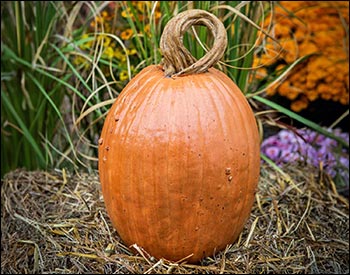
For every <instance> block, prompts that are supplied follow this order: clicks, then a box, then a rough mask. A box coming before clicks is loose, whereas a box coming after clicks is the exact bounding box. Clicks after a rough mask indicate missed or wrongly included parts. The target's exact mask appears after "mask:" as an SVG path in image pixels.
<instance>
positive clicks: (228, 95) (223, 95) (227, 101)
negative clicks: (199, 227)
mask: <svg viewBox="0 0 350 275" xmlns="http://www.w3.org/2000/svg"><path fill="white" fill-rule="evenodd" d="M214 70H215V69H214ZM214 70H213V69H212V70H211V73H210V74H208V77H209V78H210V79H211V82H212V83H213V86H214V87H215V89H214V90H215V92H216V94H215V95H213V94H212V93H209V94H211V96H212V100H213V101H214V102H215V103H214V105H217V104H220V105H221V108H222V107H224V106H225V105H226V106H225V107H224V108H223V109H225V110H231V114H230V115H228V114H224V115H220V116H219V117H220V119H219V121H220V124H221V128H222V130H223V134H222V136H223V138H224V139H228V138H231V136H230V135H232V134H230V133H229V132H231V131H235V129H234V128H236V127H237V126H236V125H237V124H238V125H239V123H237V122H236V121H237V120H238V118H237V117H236V115H237V114H236V112H237V111H236V110H237V109H236V105H238V104H237V102H236V99H235V96H234V95H233V94H234V91H232V89H231V88H230V87H228V86H227V85H223V84H222V83H221V78H220V76H219V75H217V74H215V73H213V71H214ZM218 101H219V102H218ZM231 103H233V105H232V104H231ZM217 109H219V108H217ZM218 113H219V112H218ZM227 117H229V120H230V121H231V122H232V123H231V124H230V123H228V124H227V126H226V127H224V126H223V124H222V122H223V121H227V120H228V119H227ZM225 118H226V119H225ZM228 131H229V132H228ZM231 142H232V141H231V140H230V143H231ZM225 147H226V150H225V151H227V150H228V149H229V148H227V143H225ZM235 154H237V153H235ZM226 158H227V157H226ZM229 161H230V162H232V161H231V160H229ZM224 165H226V166H228V167H229V168H231V169H233V166H234V165H236V164H235V163H230V164H224ZM224 165H223V166H224ZM224 169H225V168H224V167H223V172H225V170H224ZM229 184H235V179H234V182H231V183H229ZM239 186H240V187H241V185H239ZM231 188H232V189H234V188H236V186H232V187H231ZM231 192H232V191H231ZM231 203H232V206H231V207H232V208H235V209H236V208H237V207H238V206H239V203H238V202H237V201H232V202H231ZM233 205H235V206H233ZM237 212H238V213H241V210H240V211H236V212H235V213H237ZM231 218H232V219H233V218H235V219H236V222H235V223H234V226H233V228H232V230H231V232H232V233H231V237H230V240H231V241H233V240H232V238H233V237H234V234H235V232H236V230H237V225H238V224H239V222H238V221H239V218H236V217H232V216H231ZM220 249H221V248H220Z"/></svg>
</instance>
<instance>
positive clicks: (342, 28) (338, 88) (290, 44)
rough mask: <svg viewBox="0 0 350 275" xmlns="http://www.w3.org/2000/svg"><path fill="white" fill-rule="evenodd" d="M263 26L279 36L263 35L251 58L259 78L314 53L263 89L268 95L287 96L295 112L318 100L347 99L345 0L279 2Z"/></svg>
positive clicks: (345, 103)
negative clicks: (256, 50) (260, 46)
mask: <svg viewBox="0 0 350 275" xmlns="http://www.w3.org/2000/svg"><path fill="white" fill-rule="evenodd" d="M265 24H266V26H270V27H271V34H272V36H273V37H275V38H276V39H277V41H278V42H279V45H278V44H277V43H276V41H274V40H272V39H271V38H269V39H267V41H266V44H265V45H264V47H263V51H261V52H260V54H259V57H257V58H255V63H254V66H257V67H259V66H260V69H259V70H258V73H259V75H260V77H262V78H264V77H267V78H268V77H269V75H270V74H271V73H273V72H275V71H282V69H283V68H286V66H288V65H290V64H292V63H293V62H294V61H295V60H297V59H298V58H300V57H303V56H307V55H309V54H314V55H312V56H311V57H310V58H308V59H307V61H306V62H303V63H302V64H300V65H298V66H297V67H296V68H294V69H293V70H292V71H291V72H290V73H289V74H288V76H287V77H286V79H284V80H283V81H280V82H279V83H277V84H276V85H273V86H270V87H269V88H268V89H267V91H266V92H267V95H268V96H273V95H276V94H278V95H280V96H282V97H285V98H287V99H289V100H290V101H291V103H290V108H291V109H292V110H293V111H295V112H300V111H301V110H303V109H306V108H307V107H308V106H309V104H310V103H311V102H313V101H315V100H317V99H321V100H333V101H335V102H339V103H341V104H343V105H348V104H349V58H348V50H349V45H348V39H349V37H348V28H349V27H348V25H349V2H342V1H280V2H279V4H278V5H276V7H275V9H274V17H273V19H272V20H271V18H270V17H269V18H268V19H267V20H266V22H265Z"/></svg>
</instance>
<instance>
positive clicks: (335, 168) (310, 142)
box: [261, 128, 349, 183]
mask: <svg viewBox="0 0 350 275" xmlns="http://www.w3.org/2000/svg"><path fill="white" fill-rule="evenodd" d="M330 131H331V130H330ZM332 132H333V133H334V134H335V135H336V136H338V137H340V138H342V139H344V140H349V134H348V133H344V132H342V131H341V130H340V129H339V128H337V129H334V130H333V131H332ZM261 152H262V153H263V154H265V155H266V156H267V157H268V158H270V159H271V160H273V161H274V162H275V163H276V164H277V165H278V166H280V167H282V166H283V165H286V164H290V163H293V162H301V163H306V164H311V165H313V166H315V167H320V165H322V167H323V169H324V171H325V172H327V173H328V174H329V175H330V176H331V177H333V178H334V179H335V178H336V177H337V176H340V177H341V180H342V181H343V182H346V183H348V182H349V152H348V151H347V150H346V149H344V148H341V146H339V144H338V143H337V141H335V140H334V139H330V138H328V137H325V136H324V135H321V134H319V133H317V132H315V131H312V130H310V129H298V130H295V131H292V130H286V129H284V130H281V131H279V132H278V133H277V134H275V135H272V136H270V137H268V138H266V139H265V140H264V141H263V142H262V144H261Z"/></svg>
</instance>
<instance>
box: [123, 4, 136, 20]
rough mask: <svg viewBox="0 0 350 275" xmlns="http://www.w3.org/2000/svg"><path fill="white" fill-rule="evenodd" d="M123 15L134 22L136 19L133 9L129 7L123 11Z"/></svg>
mask: <svg viewBox="0 0 350 275" xmlns="http://www.w3.org/2000/svg"><path fill="white" fill-rule="evenodd" d="M121 14H122V16H123V17H124V18H128V17H129V18H130V19H132V20H133V19H134V15H133V14H132V12H131V9H130V8H129V7H128V8H126V9H125V10H123V11H122V13H121Z"/></svg>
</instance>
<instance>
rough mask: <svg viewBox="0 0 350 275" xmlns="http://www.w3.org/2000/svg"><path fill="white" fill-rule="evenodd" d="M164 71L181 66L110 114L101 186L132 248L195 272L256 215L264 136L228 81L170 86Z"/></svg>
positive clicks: (123, 98) (130, 90) (175, 81)
mask: <svg viewBox="0 0 350 275" xmlns="http://www.w3.org/2000/svg"><path fill="white" fill-rule="evenodd" d="M203 14H204V16H208V14H209V13H207V12H204V11H198V10H190V11H188V12H184V13H182V14H179V15H178V16H180V15H181V16H187V17H186V19H187V20H186V21H185V22H186V24H187V25H188V23H187V21H188V20H190V19H191V18H193V17H195V18H197V17H201V18H202V17H203ZM191 15H192V17H190V18H188V17H189V16H191ZM209 15H210V17H209V19H208V20H218V19H217V18H216V17H215V18H214V19H213V17H214V16H212V15H211V14H209ZM176 18H178V17H176ZM176 20H177V19H175V18H174V20H173V21H170V22H169V24H168V25H169V26H170V27H171V26H172V24H173V23H174V22H175V23H176V24H175V23H174V24H173V26H175V25H176V26H177V25H178V24H179V22H178V21H176ZM197 21H198V20H197ZM210 22H211V21H210ZM215 22H217V21H215ZM219 22H220V21H219ZM200 24H204V25H206V26H209V24H207V23H206V21H203V22H200ZM220 24H221V22H220ZM168 25H167V26H168ZM187 25H186V28H188V26H187ZM212 25H213V24H212V23H211V25H210V26H212ZM218 26H220V25H219V24H218ZM222 27H223V26H222ZM181 28H183V27H179V29H180V33H181V32H182V33H183V32H184V30H183V29H181ZM220 28H221V26H220ZM221 30H222V29H221ZM216 31H217V30H216ZM164 32H165V30H164ZM212 32H213V34H215V33H214V32H215V30H213V31H212ZM173 33H175V32H174V31H173ZM225 34H226V33H225ZM162 38H163V37H162ZM224 39H226V36H225V38H224ZM180 40H181V39H180ZM163 43H165V42H164V41H163ZM161 44H162V42H161ZM224 46H225V47H226V44H225V45H224ZM162 50H163V54H164V52H166V49H165V48H164V45H163V48H162ZM185 51H186V50H185ZM221 55H222V53H221ZM199 61H200V60H199ZM190 62H193V60H192V61H190ZM196 62H198V61H196ZM192 64H195V62H194V63H192ZM190 66H191V65H190ZM165 67H168V68H169V67H176V66H169V65H167V66H166V64H163V65H151V66H149V67H147V68H145V69H143V70H142V71H141V72H140V73H139V74H137V75H136V76H135V77H134V78H133V79H132V80H131V81H130V82H129V83H128V84H127V85H126V87H125V88H124V90H123V91H122V93H121V94H120V95H119V96H118V98H117V100H116V101H115V103H114V104H113V106H112V107H111V109H110V111H109V113H108V115H107V117H106V120H105V124H104V126H103V129H102V134H101V138H100V140H99V172H100V181H101V184H102V192H103V198H104V202H105V205H106V209H107V212H108V215H109V217H110V219H111V221H112V223H113V225H114V227H115V228H116V230H117V232H118V234H119V235H120V237H121V239H122V240H123V241H124V242H125V243H126V244H127V245H132V244H134V243H135V244H137V245H138V246H140V247H142V248H143V249H145V250H146V251H147V252H148V253H150V254H151V255H153V256H154V257H156V258H166V259H168V260H173V261H177V260H180V259H182V258H185V257H187V256H190V255H192V256H190V257H189V258H188V259H187V260H188V261H189V262H196V261H199V260H200V259H202V258H203V257H205V256H209V255H213V254H214V253H215V252H218V251H220V250H221V249H223V248H225V247H226V245H228V244H230V243H232V242H234V241H235V240H236V239H237V237H238V235H239V234H240V232H241V231H242V229H243V227H244V224H245V222H246V220H247V218H248V217H249V215H250V211H251V207H252V205H253V202H254V194H255V190H256V187H257V183H258V179H259V171H260V155H259V152H260V148H259V135H258V129H257V125H256V121H255V117H254V114H253V112H252V110H251V108H250V106H249V104H248V102H247V100H246V98H245V96H244V95H243V94H242V92H241V91H240V89H239V88H238V87H237V86H236V85H235V84H234V83H233V82H232V80H231V79H229V78H228V77H227V76H226V75H225V74H223V73H222V72H220V71H219V70H217V69H215V68H208V69H206V70H205V72H200V73H186V75H181V74H179V73H178V72H177V74H176V73H175V74H174V75H175V76H173V77H167V76H166V73H165V72H164V68H165ZM192 67H193V68H196V66H192Z"/></svg>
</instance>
